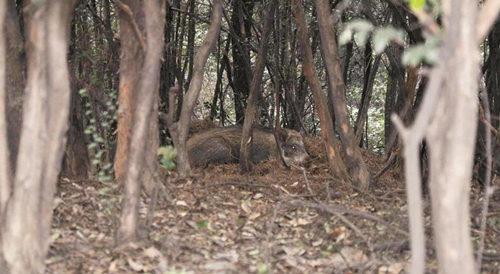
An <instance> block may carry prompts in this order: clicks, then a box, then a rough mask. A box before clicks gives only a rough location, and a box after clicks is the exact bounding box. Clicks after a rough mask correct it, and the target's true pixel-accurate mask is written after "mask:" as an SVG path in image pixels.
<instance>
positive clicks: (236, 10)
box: [231, 0, 251, 124]
mask: <svg viewBox="0 0 500 274" xmlns="http://www.w3.org/2000/svg"><path fill="white" fill-rule="evenodd" d="M247 2H249V1H243V0H241V1H233V3H232V9H233V14H232V16H231V28H232V29H233V31H234V33H235V35H234V36H231V43H232V45H233V48H232V52H233V77H234V81H233V85H234V88H233V93H234V110H235V113H236V123H238V124H243V119H244V113H245V106H246V100H247V97H248V94H249V92H250V78H251V68H250V51H249V48H248V46H247V45H246V43H244V42H245V40H246V38H247V37H248V39H249V38H250V37H251V36H250V27H249V24H251V23H250V21H251V18H248V16H245V14H244V12H243V9H246V8H247V6H248V5H249V4H248V3H247ZM250 14H251V12H250Z"/></svg>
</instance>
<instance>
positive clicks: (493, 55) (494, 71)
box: [486, 19, 500, 174]
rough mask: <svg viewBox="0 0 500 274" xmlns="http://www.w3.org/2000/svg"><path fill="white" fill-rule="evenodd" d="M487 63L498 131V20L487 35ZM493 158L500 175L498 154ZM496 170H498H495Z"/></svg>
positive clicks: (498, 146)
mask: <svg viewBox="0 0 500 274" xmlns="http://www.w3.org/2000/svg"><path fill="white" fill-rule="evenodd" d="M488 49H489V55H488V61H487V68H486V89H487V91H488V96H489V101H490V106H491V117H493V119H492V121H491V124H492V126H493V127H494V128H496V129H500V66H499V65H498V64H500V19H497V21H496V24H495V26H494V27H493V29H492V30H491V33H490V34H489V35H488ZM498 140H500V134H498V136H497V138H496V140H495V139H494V141H493V144H494V145H493V148H494V149H495V150H496V151H500V142H498ZM493 155H494V157H495V160H494V163H495V165H496V167H495V166H493V170H496V172H497V173H499V174H500V153H494V154H493ZM497 169H498V170H497Z"/></svg>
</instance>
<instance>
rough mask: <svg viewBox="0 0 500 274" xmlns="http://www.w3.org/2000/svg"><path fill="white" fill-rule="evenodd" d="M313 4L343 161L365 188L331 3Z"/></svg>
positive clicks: (366, 176) (364, 171) (318, 1)
mask: <svg viewBox="0 0 500 274" xmlns="http://www.w3.org/2000/svg"><path fill="white" fill-rule="evenodd" d="M315 6H316V14H317V16H318V25H319V33H320V37H321V49H322V54H323V60H324V62H325V66H326V71H327V79H328V84H329V87H330V90H329V92H330V93H331V100H332V104H333V110H334V113H335V120H336V123H337V128H338V129H339V135H340V140H341V142H342V147H343V150H344V152H345V158H346V161H347V163H346V164H347V167H348V169H349V173H350V174H351V176H352V178H353V180H354V183H355V184H356V185H357V186H358V187H359V189H360V190H362V191H366V190H368V187H369V185H370V173H369V172H368V168H367V166H366V164H365V162H364V160H363V157H362V155H361V151H360V149H359V147H358V146H357V144H356V143H355V138H354V137H355V136H354V132H353V129H352V127H351V125H350V124H349V116H348V113H347V106H346V100H345V86H344V81H343V79H342V70H341V68H340V59H339V55H338V50H337V43H336V40H335V35H334V33H333V27H334V22H333V18H332V16H331V13H330V6H329V3H328V1H327V0H316V1H315Z"/></svg>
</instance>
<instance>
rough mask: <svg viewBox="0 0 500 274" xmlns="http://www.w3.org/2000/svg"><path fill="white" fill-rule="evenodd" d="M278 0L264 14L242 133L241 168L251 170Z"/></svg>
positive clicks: (244, 170)
mask: <svg viewBox="0 0 500 274" xmlns="http://www.w3.org/2000/svg"><path fill="white" fill-rule="evenodd" d="M276 4H277V3H276V1H275V0H271V3H270V6H269V9H268V11H267V14H266V15H265V16H264V18H265V22H264V27H263V28H262V36H261V40H260V49H259V55H258V56H257V62H256V64H255V71H254V73H253V78H252V84H251V86H250V94H249V96H248V100H247V108H246V111H245V121H244V122H243V129H242V133H241V146H240V170H241V171H242V172H249V171H250V170H252V162H251V147H252V131H253V124H254V122H255V118H256V115H257V110H258V109H257V100H258V98H259V97H260V96H261V88H262V75H263V74H264V65H265V61H266V56H267V48H268V44H269V43H268V40H269V36H270V32H271V26H272V24H273V19H274V11H275V9H276Z"/></svg>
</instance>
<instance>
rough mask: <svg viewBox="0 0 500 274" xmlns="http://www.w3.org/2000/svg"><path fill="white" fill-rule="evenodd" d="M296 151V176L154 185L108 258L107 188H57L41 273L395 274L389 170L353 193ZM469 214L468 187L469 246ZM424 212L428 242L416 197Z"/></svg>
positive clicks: (397, 237) (491, 266)
mask: <svg viewBox="0 0 500 274" xmlns="http://www.w3.org/2000/svg"><path fill="white" fill-rule="evenodd" d="M309 143H310V144H311V143H314V142H309ZM308 150H309V152H311V150H312V151H313V152H312V153H311V154H312V155H313V156H314V157H312V158H313V160H312V162H311V163H310V164H309V166H308V168H307V169H306V170H307V172H306V173H305V174H304V173H303V172H302V171H301V170H299V169H292V170H285V169H283V168H280V167H279V165H278V164H277V163H276V162H274V161H269V162H266V163H262V164H259V165H257V166H256V167H255V170H254V172H253V173H252V174H250V175H245V176H243V175H240V174H239V172H238V166H237V165H224V166H215V167H211V168H208V169H205V170H197V171H196V172H195V175H194V176H193V178H192V179H190V180H175V179H170V180H168V181H169V183H167V180H166V179H165V180H164V183H165V186H166V189H167V191H164V192H162V195H161V197H160V198H159V199H158V202H157V205H156V208H155V210H154V213H153V215H152V217H151V218H150V224H149V225H146V223H147V221H145V220H146V219H148V218H147V217H146V216H147V214H148V210H149V206H148V203H149V199H148V198H144V199H143V201H142V204H141V207H140V215H141V220H142V223H143V225H142V227H143V229H141V234H142V235H141V237H142V240H140V241H138V242H135V243H129V244H127V245H124V246H120V247H117V246H116V245H115V242H114V233H115V230H116V227H117V222H118V216H119V209H120V199H121V194H120V191H119V189H117V187H116V185H115V184H102V183H99V182H92V181H70V180H67V179H64V178H61V180H60V183H59V188H58V193H57V197H56V208H55V212H54V221H53V230H52V244H51V248H50V251H49V256H48V258H47V261H46V264H47V270H46V273H172V274H173V273H179V274H180V273H400V272H401V273H403V272H404V269H405V268H406V267H407V266H408V263H409V241H408V218H407V207H406V195H405V189H404V181H403V179H402V176H401V174H399V173H400V172H397V171H395V170H399V168H396V169H393V170H391V171H389V172H387V173H386V174H384V175H383V176H382V177H381V178H379V179H378V180H377V181H375V182H374V183H373V185H372V187H371V191H370V194H360V193H359V192H358V191H356V190H355V189H353V188H352V187H351V186H350V185H349V184H347V183H339V182H336V181H335V180H334V179H333V178H332V177H331V176H330V175H329V173H328V169H327V166H326V160H325V159H324V157H322V156H320V155H321V153H314V151H316V152H318V151H321V148H318V147H314V146H313V147H311V146H309V148H308ZM364 156H365V159H367V162H368V164H369V167H370V170H371V172H372V173H376V172H377V171H378V170H380V168H382V166H383V159H381V157H379V156H376V155H373V154H369V153H365V154H364ZM165 178H166V177H165ZM171 178H172V176H171ZM497 185H498V182H497ZM498 196H500V195H494V197H493V199H492V202H491V204H490V214H489V219H488V229H487V237H486V248H485V254H484V263H483V272H484V273H500V272H499V269H500V199H499V198H498ZM481 205H482V192H481V189H480V187H479V186H478V184H477V183H474V184H473V190H472V199H471V210H472V216H473V219H472V236H473V240H474V243H477V241H478V239H479V235H480V231H479V219H480V215H481V214H480V213H481ZM425 207H426V208H425V214H426V218H425V223H426V233H427V236H428V237H427V238H428V239H429V240H428V241H427V242H428V243H431V242H432V241H431V238H432V231H431V229H430V223H431V218H430V216H429V212H430V209H429V207H430V206H429V198H428V197H427V198H426V199H425ZM429 245H431V244H428V246H429ZM428 250H429V251H428V253H427V269H428V272H429V273H435V272H437V262H436V258H435V252H434V251H433V248H432V246H431V247H429V248H428Z"/></svg>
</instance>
